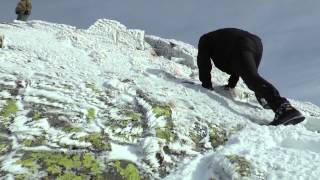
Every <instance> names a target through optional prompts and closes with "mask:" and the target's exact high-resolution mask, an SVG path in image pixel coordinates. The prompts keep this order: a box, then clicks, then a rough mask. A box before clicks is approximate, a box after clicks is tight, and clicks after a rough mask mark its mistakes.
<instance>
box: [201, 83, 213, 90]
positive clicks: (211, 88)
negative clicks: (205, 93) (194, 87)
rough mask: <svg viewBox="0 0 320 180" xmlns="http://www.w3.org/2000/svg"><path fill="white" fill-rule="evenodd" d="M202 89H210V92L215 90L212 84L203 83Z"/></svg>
mask: <svg viewBox="0 0 320 180" xmlns="http://www.w3.org/2000/svg"><path fill="white" fill-rule="evenodd" d="M202 87H204V88H206V89H209V90H211V91H212V90H213V87H212V84H204V83H202Z"/></svg>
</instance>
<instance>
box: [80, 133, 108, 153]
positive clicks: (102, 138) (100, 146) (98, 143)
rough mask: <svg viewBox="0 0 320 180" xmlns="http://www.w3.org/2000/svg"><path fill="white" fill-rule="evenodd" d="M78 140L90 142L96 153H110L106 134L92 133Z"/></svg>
mask: <svg viewBox="0 0 320 180" xmlns="http://www.w3.org/2000/svg"><path fill="white" fill-rule="evenodd" d="M79 140H80V141H87V142H90V143H91V144H92V146H93V148H94V149H95V150H97V151H111V145H110V143H109V138H108V136H107V135H106V134H102V133H93V134H89V135H88V136H84V137H81V138H80V139H79Z"/></svg>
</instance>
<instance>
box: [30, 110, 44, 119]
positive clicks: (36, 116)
mask: <svg viewBox="0 0 320 180" xmlns="http://www.w3.org/2000/svg"><path fill="white" fill-rule="evenodd" d="M41 118H42V115H41V113H40V112H37V111H35V112H33V115H32V119H33V120H35V121H37V120H40V119H41Z"/></svg>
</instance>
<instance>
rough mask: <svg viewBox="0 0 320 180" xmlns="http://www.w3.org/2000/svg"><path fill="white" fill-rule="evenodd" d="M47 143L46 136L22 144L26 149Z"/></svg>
mask: <svg viewBox="0 0 320 180" xmlns="http://www.w3.org/2000/svg"><path fill="white" fill-rule="evenodd" d="M45 143H46V137H45V136H39V137H35V138H34V139H25V140H23V141H22V142H21V144H22V145H24V146H26V147H33V146H40V145H43V144H45Z"/></svg>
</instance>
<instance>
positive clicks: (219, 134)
mask: <svg viewBox="0 0 320 180" xmlns="http://www.w3.org/2000/svg"><path fill="white" fill-rule="evenodd" d="M209 136H210V142H211V145H212V147H213V148H217V147H218V146H220V145H223V144H224V143H225V142H226V141H228V136H227V132H226V130H224V129H223V128H221V127H219V126H213V127H211V128H210V131H209Z"/></svg>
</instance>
